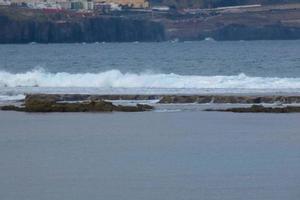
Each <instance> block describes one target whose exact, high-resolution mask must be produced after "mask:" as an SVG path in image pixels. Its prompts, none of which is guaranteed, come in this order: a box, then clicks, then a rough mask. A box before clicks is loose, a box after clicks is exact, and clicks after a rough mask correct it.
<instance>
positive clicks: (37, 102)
mask: <svg viewBox="0 0 300 200" xmlns="http://www.w3.org/2000/svg"><path fill="white" fill-rule="evenodd" d="M152 109H153V107H152V106H150V105H143V104H137V105H136V106H122V105H114V104H113V103H111V102H107V101H103V100H99V101H85V102H77V103H60V102H58V101H57V99H56V98H55V96H51V95H49V96H47V95H40V96H39V95H31V96H27V98H26V99H25V103H24V105H23V106H22V107H18V106H14V105H8V106H3V107H1V110H4V111H9V110H12V111H24V112H113V111H119V112H142V111H150V110H152Z"/></svg>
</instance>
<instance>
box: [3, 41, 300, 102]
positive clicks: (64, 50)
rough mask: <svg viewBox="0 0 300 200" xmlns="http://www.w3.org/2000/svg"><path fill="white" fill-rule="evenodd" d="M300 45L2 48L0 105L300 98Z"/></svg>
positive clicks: (240, 43)
mask: <svg viewBox="0 0 300 200" xmlns="http://www.w3.org/2000/svg"><path fill="white" fill-rule="evenodd" d="M299 53H300V40H295V41H235V42H230V41H228V42H216V41H199V42H194V41H193V42H162V43H137V42H135V43H93V44H86V43H83V44H35V43H34V44H26V45H0V101H1V100H2V101H7V100H16V99H22V98H24V94H25V93H41V92H42V93H85V94H86V93H88V94H167V93H172V94H179V93H180V94H202V93H203V94H207V93H300V56H299Z"/></svg>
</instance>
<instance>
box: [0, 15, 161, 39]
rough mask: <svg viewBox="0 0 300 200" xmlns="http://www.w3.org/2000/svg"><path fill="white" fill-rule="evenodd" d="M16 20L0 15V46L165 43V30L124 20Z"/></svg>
mask: <svg viewBox="0 0 300 200" xmlns="http://www.w3.org/2000/svg"><path fill="white" fill-rule="evenodd" d="M37 16H40V15H37V14H35V15H34V16H33V17H15V16H10V15H7V14H3V13H0V27H1V28H0V43H29V42H37V43H62V42H65V43H72V42H103V41H104V42H132V41H161V40H164V37H165V36H164V27H163V26H162V25H161V24H159V23H155V22H152V21H150V20H139V19H130V18H123V17H113V16H111V17H104V16H92V17H77V18H75V19H74V18H72V17H71V19H67V18H65V17H60V19H54V18H53V17H49V16H46V17H45V16H43V15H42V17H41V18H38V17H37Z"/></svg>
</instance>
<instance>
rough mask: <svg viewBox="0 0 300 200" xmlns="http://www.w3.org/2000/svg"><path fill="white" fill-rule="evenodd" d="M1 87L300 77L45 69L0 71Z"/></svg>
mask: <svg viewBox="0 0 300 200" xmlns="http://www.w3.org/2000/svg"><path fill="white" fill-rule="evenodd" d="M0 87H2V88H3V87H56V88H64V87H69V88H72V87H74V88H76V87H87V88H89V87H92V88H153V89H155V88H166V89H168V88H174V89H184V88H187V89H202V88H207V89H214V88H224V89H226V88H228V89H234V88H240V89H273V90H277V89H279V90H280V89H281V90H282V89H300V78H277V77H250V76H247V75H245V74H239V75H234V76H199V75H178V74H173V73H170V74H153V73H122V72H120V71H119V70H109V71H105V72H99V73H77V74H71V73H66V72H59V73H50V72H46V71H44V70H43V69H37V70H32V71H28V72H25V73H16V74H15V73H10V72H6V71H0Z"/></svg>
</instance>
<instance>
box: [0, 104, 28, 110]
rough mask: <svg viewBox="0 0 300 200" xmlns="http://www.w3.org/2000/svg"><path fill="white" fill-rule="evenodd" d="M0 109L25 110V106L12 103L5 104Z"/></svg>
mask: <svg viewBox="0 0 300 200" xmlns="http://www.w3.org/2000/svg"><path fill="white" fill-rule="evenodd" d="M0 110H3V111H25V108H23V107H18V106H14V105H7V106H2V107H0Z"/></svg>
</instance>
